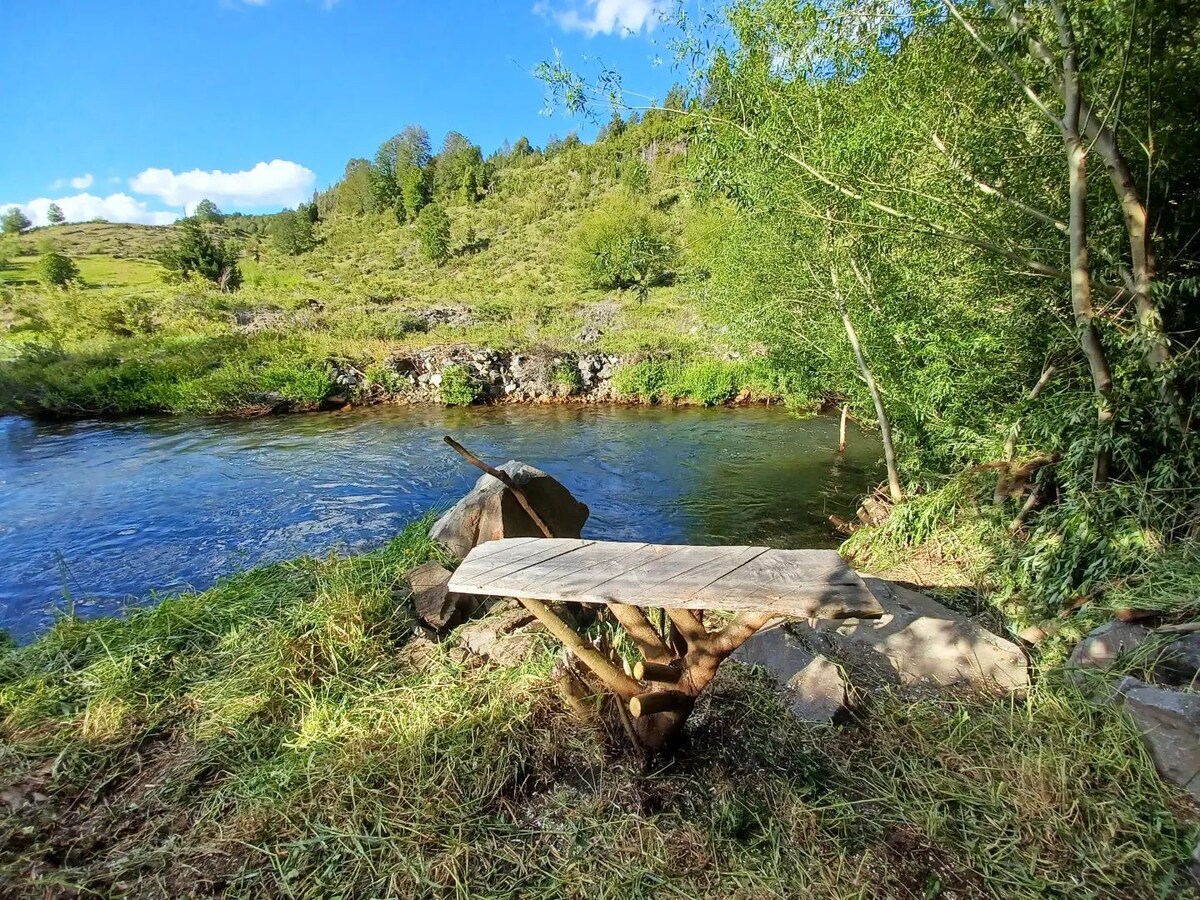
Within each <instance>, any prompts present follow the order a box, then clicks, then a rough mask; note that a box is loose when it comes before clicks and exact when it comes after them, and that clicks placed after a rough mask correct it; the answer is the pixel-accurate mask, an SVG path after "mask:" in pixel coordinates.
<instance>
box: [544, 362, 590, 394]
mask: <svg viewBox="0 0 1200 900" xmlns="http://www.w3.org/2000/svg"><path fill="white" fill-rule="evenodd" d="M548 380H549V382H550V387H552V388H554V389H555V390H556V391H561V392H562V393H564V394H566V395H567V396H572V395H574V394H578V393H579V392H580V391H582V390H583V375H582V374H581V373H580V371H579V366H576V365H572V364H571V361H570V360H567V359H560V360H558V361H557V362H555V363H554V364H553V365H552V366H551V367H550V374H549V379H548Z"/></svg>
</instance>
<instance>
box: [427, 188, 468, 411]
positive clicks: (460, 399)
mask: <svg viewBox="0 0 1200 900" xmlns="http://www.w3.org/2000/svg"><path fill="white" fill-rule="evenodd" d="M426 208H428V207H426ZM438 393H439V394H440V395H441V398H442V402H443V403H445V404H446V405H447V406H470V405H471V404H472V403H474V402H475V401H476V400H478V399H479V384H478V382H476V381H475V379H474V378H472V377H471V373H470V372H468V371H467V370H466V369H465V368H463V367H462V366H460V365H455V364H454V363H451V364H450V365H448V366H446V368H445V369H443V370H442V383H441V384H440V385H439V386H438Z"/></svg>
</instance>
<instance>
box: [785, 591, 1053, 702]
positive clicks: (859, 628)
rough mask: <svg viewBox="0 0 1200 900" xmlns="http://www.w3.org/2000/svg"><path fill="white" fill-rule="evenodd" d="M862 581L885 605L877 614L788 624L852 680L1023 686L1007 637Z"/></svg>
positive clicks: (912, 595) (1017, 654)
mask: <svg viewBox="0 0 1200 900" xmlns="http://www.w3.org/2000/svg"><path fill="white" fill-rule="evenodd" d="M863 581H864V582H865V583H866V585H867V587H868V588H869V589H870V591H871V593H872V594H874V595H875V598H876V599H877V600H878V601H879V603H880V605H881V606H883V608H884V610H885V612H884V615H883V616H882V617H881V618H879V619H844V620H842V621H836V622H835V621H830V622H820V623H818V624H817V625H815V626H811V625H807V624H803V623H798V624H796V625H794V626H793V629H794V631H795V633H796V634H797V635H798V636H799V637H801V638H802V639H803V640H804V642H805V644H806V645H807V646H809V647H810V648H811V649H812V650H813V651H814V652H818V653H824V654H825V655H827V656H830V657H832V658H834V659H837V660H838V661H839V662H841V663H843V664H844V665H845V666H846V668H847V669H848V670H849V671H850V674H851V679H852V680H853V681H854V683H855V684H856V685H858V684H859V681H860V680H862V681H864V682H866V683H868V684H871V683H881V682H891V683H893V684H900V685H913V684H919V683H926V684H931V685H937V686H946V687H948V686H951V685H965V686H970V687H976V688H983V689H1000V690H1008V691H1018V692H1020V691H1024V690H1025V689H1026V688H1028V686H1029V664H1028V661H1027V660H1026V658H1025V654H1024V653H1023V652H1022V651H1021V648H1020V647H1018V646H1017V645H1016V644H1014V643H1013V642H1011V641H1008V640H1005V639H1004V638H1001V637H998V636H997V635H995V634H993V633H992V632H990V631H988V630H987V629H986V628H984V627H983V626H981V625H979V624H978V623H976V622H974V621H972V620H971V619H969V618H968V617H967V616H964V615H962V614H961V613H957V612H954V611H953V610H951V609H948V608H947V607H945V606H943V605H942V604H940V603H938V602H937V601H936V600H934V599H932V598H931V597H927V596H926V595H924V594H919V593H917V592H916V591H911V590H908V589H907V588H903V587H901V586H900V585H897V584H894V583H891V582H886V581H882V580H880V579H878V578H869V577H867V578H864V579H863Z"/></svg>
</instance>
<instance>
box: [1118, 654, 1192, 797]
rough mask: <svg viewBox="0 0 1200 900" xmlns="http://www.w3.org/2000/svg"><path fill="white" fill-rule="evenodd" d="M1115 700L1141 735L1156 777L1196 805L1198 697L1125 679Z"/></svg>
mask: <svg viewBox="0 0 1200 900" xmlns="http://www.w3.org/2000/svg"><path fill="white" fill-rule="evenodd" d="M1117 700H1118V702H1119V703H1121V704H1122V706H1123V707H1124V709H1125V711H1126V712H1127V713H1129V716H1130V718H1131V719H1133V723H1134V725H1136V726H1137V729H1138V731H1139V732H1140V733H1141V735H1142V740H1143V741H1145V743H1146V748H1147V749H1148V750H1149V751H1150V755H1151V757H1153V759H1154V767H1155V768H1156V769H1157V770H1158V773H1159V774H1160V775H1161V776H1162V777H1163V778H1165V779H1166V780H1167V781H1171V782H1174V783H1175V784H1178V785H1180V786H1181V787H1183V788H1184V789H1185V790H1187V791H1188V793H1190V794H1191V795H1192V797H1194V798H1195V799H1196V800H1197V801H1200V694H1196V693H1192V692H1189V691H1173V690H1168V689H1166V688H1161V687H1155V686H1154V685H1150V684H1146V683H1145V682H1143V681H1139V680H1138V679H1136V678H1126V679H1124V680H1123V681H1122V682H1121V684H1120V685H1119V686H1118V689H1117Z"/></svg>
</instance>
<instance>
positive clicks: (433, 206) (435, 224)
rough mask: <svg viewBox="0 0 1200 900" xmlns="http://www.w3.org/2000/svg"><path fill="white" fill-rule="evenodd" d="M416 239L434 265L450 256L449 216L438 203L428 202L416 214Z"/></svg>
mask: <svg viewBox="0 0 1200 900" xmlns="http://www.w3.org/2000/svg"><path fill="white" fill-rule="evenodd" d="M416 230H417V239H418V240H419V241H420V242H421V252H422V253H423V254H424V255H425V258H426V259H428V260H429V261H430V262H432V263H434V264H435V265H438V266H440V265H442V263H444V262H445V261H446V260H448V259H449V258H450V217H449V216H448V215H446V211H445V210H444V209H442V206H441V204H439V203H430V204H429V205H428V206H426V207H424V208H423V209H422V210H421V212H420V214H419V215H418V216H417V223H416Z"/></svg>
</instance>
